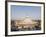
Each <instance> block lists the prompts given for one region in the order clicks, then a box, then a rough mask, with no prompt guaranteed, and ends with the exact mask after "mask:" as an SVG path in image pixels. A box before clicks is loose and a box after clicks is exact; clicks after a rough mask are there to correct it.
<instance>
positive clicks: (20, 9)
mask: <svg viewBox="0 0 46 37" xmlns="http://www.w3.org/2000/svg"><path fill="white" fill-rule="evenodd" d="M26 16H29V17H32V18H33V19H41V7H40V6H19V5H11V19H18V18H21V17H26Z"/></svg>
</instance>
